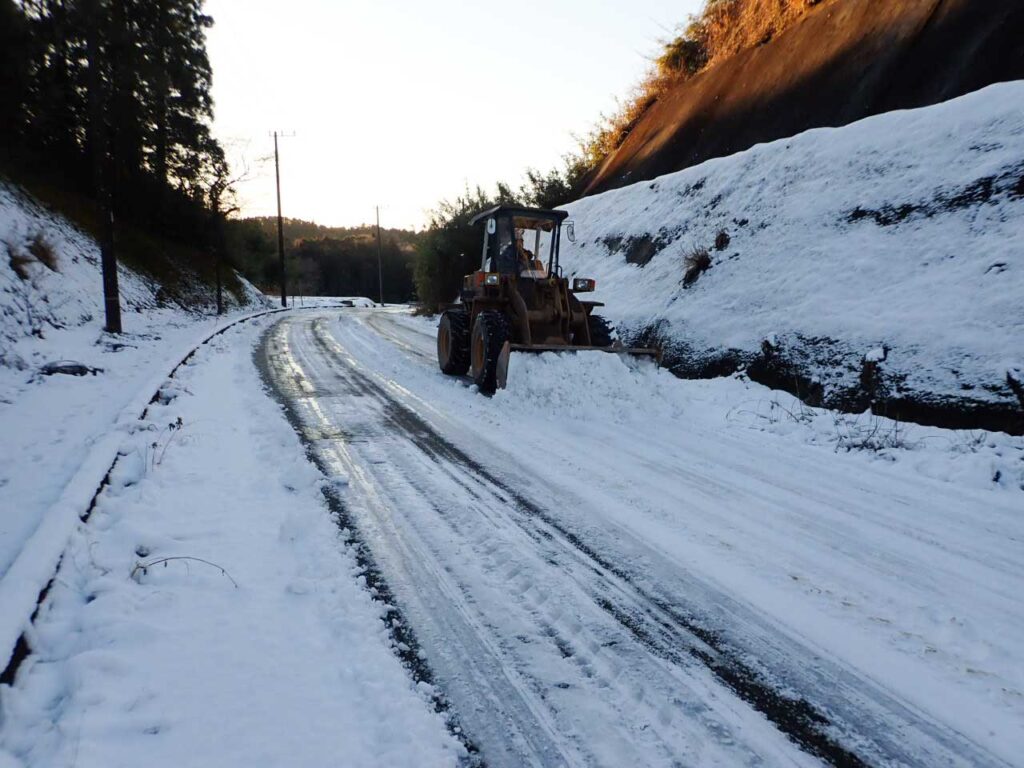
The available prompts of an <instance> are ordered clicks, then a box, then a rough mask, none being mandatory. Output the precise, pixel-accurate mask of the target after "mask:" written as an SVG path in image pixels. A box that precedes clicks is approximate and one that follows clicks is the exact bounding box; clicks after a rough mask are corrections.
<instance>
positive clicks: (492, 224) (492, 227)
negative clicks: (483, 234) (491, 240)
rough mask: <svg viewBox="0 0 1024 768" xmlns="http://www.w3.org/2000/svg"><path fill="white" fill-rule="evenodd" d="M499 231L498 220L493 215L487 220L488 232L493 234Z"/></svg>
mask: <svg viewBox="0 0 1024 768" xmlns="http://www.w3.org/2000/svg"><path fill="white" fill-rule="evenodd" d="M497 231H498V222H496V221H495V220H494V218H493V217H492V218H490V219H488V220H487V234H488V235H493V234H494V233H495V232H497Z"/></svg>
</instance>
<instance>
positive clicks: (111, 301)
mask: <svg viewBox="0 0 1024 768" xmlns="http://www.w3.org/2000/svg"><path fill="white" fill-rule="evenodd" d="M88 10H89V14H88V18H89V24H88V28H87V30H86V35H87V37H86V61H87V65H88V68H89V80H88V91H89V143H90V145H91V148H92V162H93V169H92V170H93V185H94V189H95V192H96V200H97V203H98V209H99V216H100V221H101V222H102V226H101V228H100V266H101V272H102V275H103V309H104V316H105V321H106V322H105V325H104V327H105V329H106V330H107V332H109V333H121V297H120V293H119V290H118V285H117V254H116V252H115V250H114V247H115V246H114V179H115V178H116V175H117V170H116V163H115V162H114V156H113V146H114V141H113V139H112V133H113V130H109V131H108V130H107V126H106V122H107V117H108V115H109V111H110V104H109V101H110V99H112V98H114V97H113V95H109V96H108V94H106V93H105V92H104V87H103V76H102V74H101V73H100V71H99V59H100V56H99V50H100V48H99V46H100V42H99V9H98V3H97V2H96V1H95V0H93V1H92V2H91V3H90V6H89V7H88ZM119 19H120V17H119ZM122 32H123V28H122V26H121V25H118V27H117V28H116V29H115V39H114V40H113V45H112V46H111V71H110V90H111V92H113V91H115V90H116V89H117V88H119V87H120V84H119V83H118V82H117V54H118V50H117V48H118V45H119V44H120V42H121V39H122V37H121V33H122Z"/></svg>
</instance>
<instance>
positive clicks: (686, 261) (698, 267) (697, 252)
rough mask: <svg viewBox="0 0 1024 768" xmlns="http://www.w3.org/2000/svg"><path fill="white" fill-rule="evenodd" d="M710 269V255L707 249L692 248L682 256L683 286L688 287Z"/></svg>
mask: <svg viewBox="0 0 1024 768" xmlns="http://www.w3.org/2000/svg"><path fill="white" fill-rule="evenodd" d="M709 269H711V254H710V253H709V252H708V249H707V248H693V249H692V250H690V251H689V252H687V253H686V254H685V255H684V256H683V285H685V286H690V285H693V284H694V283H695V282H697V278H698V277H700V276H701V274H703V273H704V272H707V271H708V270H709Z"/></svg>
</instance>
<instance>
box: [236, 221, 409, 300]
mask: <svg viewBox="0 0 1024 768" xmlns="http://www.w3.org/2000/svg"><path fill="white" fill-rule="evenodd" d="M283 225H284V226H283V231H284V240H285V264H286V269H287V278H288V292H289V294H291V295H294V296H365V297H367V298H370V299H373V300H374V301H379V300H380V283H381V282H383V286H384V301H385V302H386V303H404V302H409V301H413V300H414V299H415V298H416V295H415V289H414V285H413V260H414V258H415V247H416V244H417V242H418V240H419V238H420V235H419V234H417V233H416V232H412V231H409V230H404V229H387V228H382V229H381V248H380V252H381V259H380V263H381V267H380V270H379V272H380V276H379V275H378V259H377V228H376V227H375V226H374V225H371V224H364V225H361V226H358V227H327V226H323V225H321V224H316V223H314V222H311V221H303V220H302V219H289V218H286V219H284V220H283ZM227 250H228V252H229V253H230V254H231V259H232V261H233V263H234V264H235V265H236V266H237V267H238V268H239V269H240V270H241V271H242V273H243V274H244V275H245V276H246V277H247V278H249V280H251V281H252V282H253V283H255V284H256V285H257V286H258V287H259V288H260V289H261V290H262V291H263V292H264V293H266V294H267V295H268V296H273V295H275V294H276V293H278V292H279V291H280V283H279V280H278V275H279V274H280V269H279V257H278V253H277V218H276V217H273V216H261V217H253V218H247V219H233V220H230V221H229V222H228V227H227ZM380 277H382V278H383V280H382V281H381V280H380Z"/></svg>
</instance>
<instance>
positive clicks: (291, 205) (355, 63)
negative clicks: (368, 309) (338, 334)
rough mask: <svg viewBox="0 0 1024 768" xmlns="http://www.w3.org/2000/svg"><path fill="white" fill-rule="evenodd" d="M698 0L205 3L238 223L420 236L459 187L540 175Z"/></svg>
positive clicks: (608, 105)
mask: <svg viewBox="0 0 1024 768" xmlns="http://www.w3.org/2000/svg"><path fill="white" fill-rule="evenodd" d="M699 4H700V2H699V0H674V1H671V0H630V2H624V1H622V0H613V1H612V2H597V3H594V2H586V0H515V2H501V3H495V2H482V3H481V2H468V0H431V1H430V2H422V1H418V0H290V1H289V2H282V1H281V0H207V4H206V8H207V11H208V12H209V13H210V14H211V15H212V16H213V17H214V19H215V22H216V23H215V26H214V28H213V29H212V30H211V31H210V34H209V53H210V59H211V63H212V65H213V75H214V88H213V91H214V97H215V99H216V122H215V130H216V134H217V136H218V137H219V138H220V139H221V140H222V142H223V143H224V144H225V146H226V148H227V149H228V154H229V157H230V158H231V159H232V161H233V165H234V166H236V169H240V168H241V167H242V165H243V160H244V163H245V164H246V165H248V167H249V170H250V179H249V180H247V181H245V182H244V183H242V184H241V185H240V186H239V191H240V193H241V195H240V197H241V203H242V213H243V214H244V215H263V214H271V213H273V212H274V211H275V202H274V167H273V162H272V159H271V160H270V162H267V160H266V158H267V157H268V156H270V157H271V158H272V154H273V141H272V139H271V137H270V135H269V134H270V131H272V130H274V129H278V130H281V131H284V132H286V133H289V134H294V136H291V137H289V138H284V139H282V140H281V185H282V193H281V196H282V203H283V209H284V214H285V215H286V216H291V217H295V218H303V219H311V220H314V221H317V222H319V223H321V224H329V225H354V224H359V223H362V222H368V221H371V220H372V218H373V207H374V205H376V204H378V203H379V204H380V206H381V217H382V221H381V223H382V225H385V226H404V227H414V226H415V227H421V226H423V225H424V223H425V221H426V211H427V210H428V209H430V208H432V207H433V206H434V205H435V204H436V203H437V201H438V200H440V199H442V198H452V197H454V196H456V195H458V194H459V193H460V192H461V191H462V190H463V189H464V187H465V185H466V184H469V185H470V186H473V185H476V184H481V185H484V186H486V187H492V186H493V184H494V182H495V181H497V180H499V179H501V180H506V181H508V182H510V183H512V184H514V185H516V186H518V184H519V182H520V181H521V180H522V173H523V171H524V170H525V168H526V167H527V166H533V167H537V168H541V169H547V168H549V167H551V166H553V165H555V164H557V163H558V162H559V158H560V157H561V156H562V155H563V154H564V153H565V152H567V151H568V150H570V149H571V148H572V147H573V145H574V142H573V139H572V134H573V133H577V134H583V133H586V132H587V130H589V128H590V127H591V126H592V125H593V123H594V122H595V121H596V119H597V117H598V115H599V114H600V113H601V112H610V111H612V110H613V109H614V106H615V98H616V97H621V96H623V95H625V93H626V92H627V91H628V90H629V88H630V86H631V85H632V84H633V83H635V82H636V81H637V80H638V79H639V78H640V76H641V75H642V73H643V71H644V69H645V67H646V65H647V58H646V57H649V56H651V55H652V54H654V53H655V52H656V51H657V40H658V39H659V38H665V37H667V36H668V35H670V33H671V31H672V30H673V28H674V27H675V26H676V25H677V24H679V23H681V22H682V21H683V20H684V19H685V18H686V17H687V15H688V14H690V13H692V12H694V11H695V10H696V9H697V7H698V6H699Z"/></svg>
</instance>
